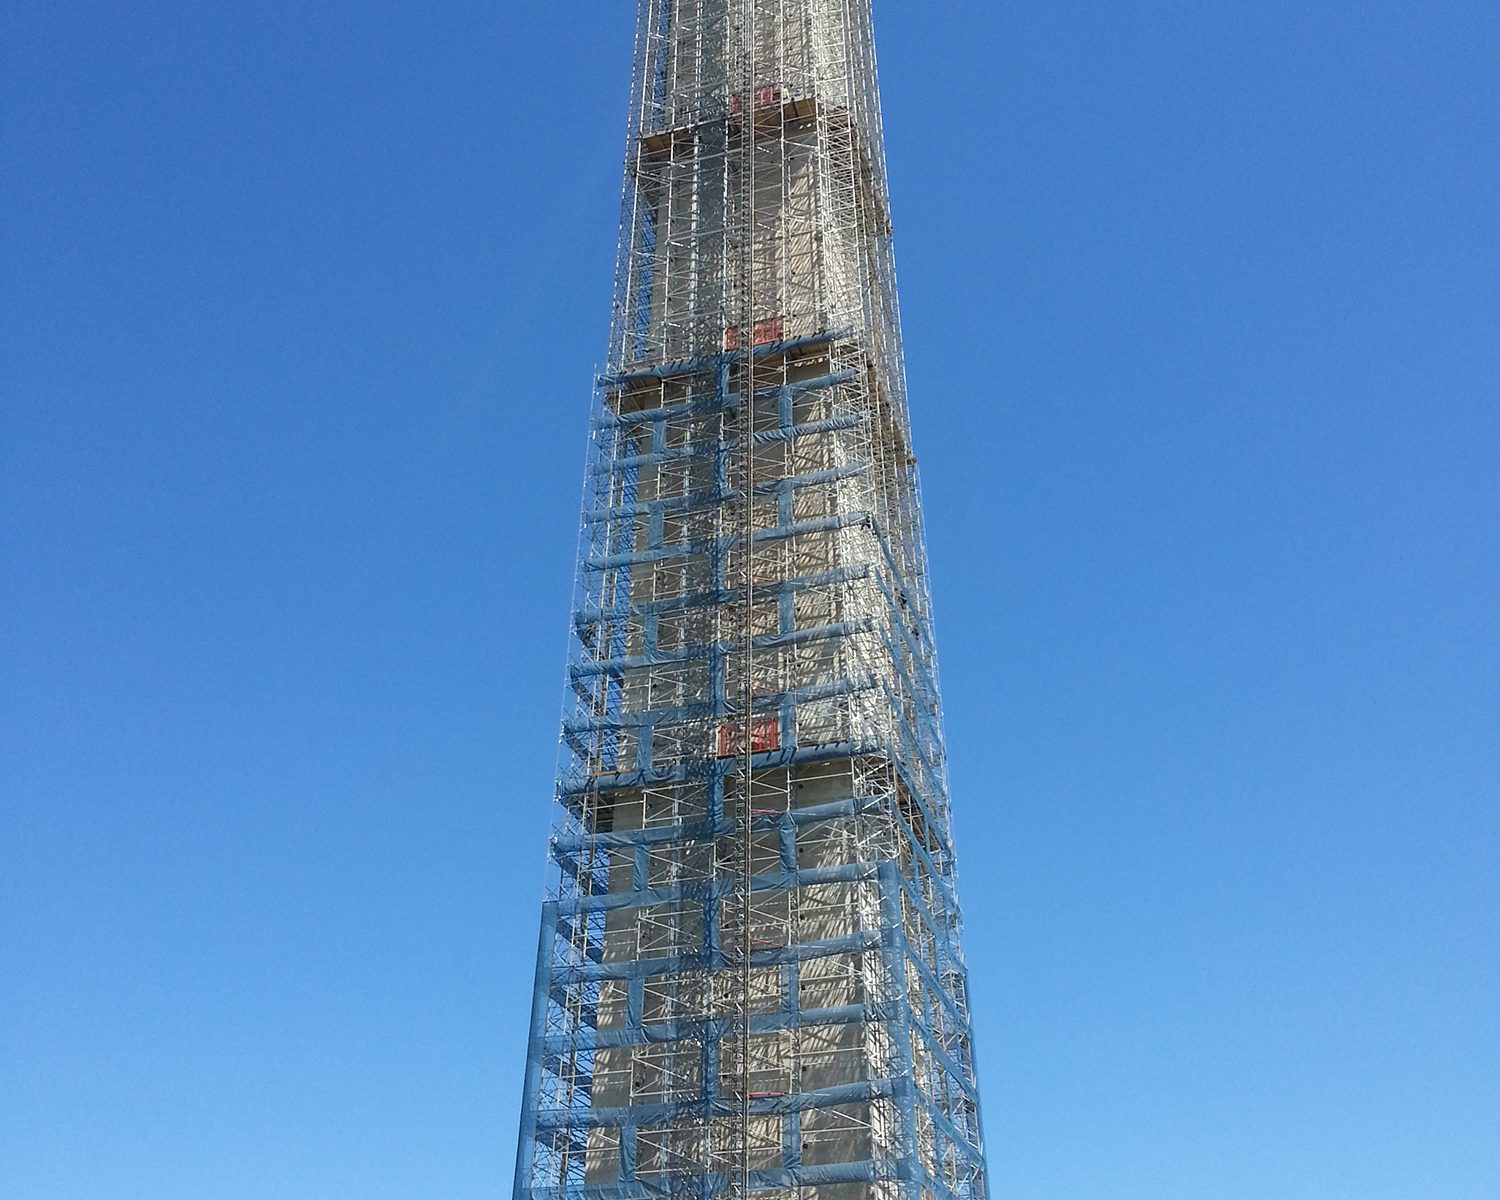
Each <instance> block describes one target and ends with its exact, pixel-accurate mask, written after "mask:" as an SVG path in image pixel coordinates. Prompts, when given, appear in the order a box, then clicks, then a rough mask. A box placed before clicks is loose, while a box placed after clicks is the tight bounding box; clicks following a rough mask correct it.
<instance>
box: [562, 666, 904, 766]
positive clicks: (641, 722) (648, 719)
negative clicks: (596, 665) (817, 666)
mask: <svg viewBox="0 0 1500 1200" xmlns="http://www.w3.org/2000/svg"><path fill="white" fill-rule="evenodd" d="M875 686H876V680H875V677H874V676H873V675H855V676H850V677H849V678H848V679H839V680H835V681H834V682H831V683H815V684H809V685H807V686H806V687H800V688H791V689H789V690H788V691H785V692H767V693H765V694H764V695H761V696H757V697H756V698H755V703H754V705H753V706H752V709H751V711H752V712H757V713H770V712H778V711H780V710H781V709H782V708H783V707H785V706H786V705H788V704H797V705H801V704H811V703H813V702H815V701H818V700H832V699H835V698H836V697H839V696H849V695H853V694H854V693H855V692H862V691H867V690H869V689H870V688H873V687H875ZM734 715H743V714H737V713H736V711H735V710H734V709H732V708H729V707H727V706H725V705H723V704H720V703H717V702H715V701H704V702H702V703H698V704H681V705H677V706H676V707H673V708H650V709H642V710H640V711H639V712H622V713H617V714H613V715H606V716H586V717H570V718H569V719H568V720H566V721H564V722H563V736H564V737H568V736H570V735H577V734H580V733H601V732H609V731H618V730H622V729H645V728H647V727H649V726H653V725H675V724H678V723H680V722H683V721H693V720H702V719H704V718H707V717H721V716H734ZM575 749H577V747H575Z"/></svg>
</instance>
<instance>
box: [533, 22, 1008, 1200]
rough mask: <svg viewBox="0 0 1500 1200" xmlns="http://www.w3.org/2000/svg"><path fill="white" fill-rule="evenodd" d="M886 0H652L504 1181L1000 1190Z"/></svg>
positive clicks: (807, 1198)
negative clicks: (962, 891) (954, 819)
mask: <svg viewBox="0 0 1500 1200" xmlns="http://www.w3.org/2000/svg"><path fill="white" fill-rule="evenodd" d="M910 445H911V443H910V430H909V426H908V421H907V409H906V394H905V379H904V374H903V370H902V357H901V345H900V327H899V318H898V314H897V307H896V293H895V280H894V268H893V263H892V257H891V223H890V217H889V206H888V200H887V189H886V181H885V169H884V157H883V150H882V136H881V128H880V112H879V104H878V98H877V89H876V76H875V63H874V49H873V39H872V36H871V17H870V8H869V3H868V0H863V2H861V0H775V2H773V0H641V3H640V6H639V17H638V25H637V44H636V61H635V73H634V82H633V104H632V123H631V129H630V134H629V140H628V150H627V159H626V172H625V185H624V201H623V212H622V220H621V237H620V249H619V255H618V263H617V273H616V288H615V303H614V319H613V324H612V329H611V339H610V351H609V356H608V362H607V369H606V371H605V373H604V374H603V375H602V376H601V378H600V379H599V380H598V386H597V391H596V407H595V413H594V421H593V433H592V442H591V449H590V457H589V464H588V468H587V470H588V474H587V480H586V486H585V501H584V513H583V536H582V539H581V550H580V559H579V568H578V587H577V594H576V598H575V612H574V617H573V631H574V635H575V637H574V643H573V652H572V656H571V660H570V663H569V671H568V687H569V691H568V704H567V708H566V712H565V714H564V722H563V749H562V764H561V768H560V771H559V781H558V789H557V794H556V812H557V820H556V824H555V829H554V833H553V836H552V840H551V847H550V862H551V863H552V866H553V868H554V871H553V876H552V878H553V888H554V890H553V893H552V895H551V896H550V898H549V899H548V901H547V903H546V905H545V906H544V911H543V918H542V930H541V938H540V942H539V946H538V960H537V974H536V991H535V999H534V1004H533V1014H532V1028H531V1042H530V1052H529V1055H528V1065H527V1076H526V1085H525V1092H524V1096H523V1103H522V1117H521V1131H520V1144H519V1148H518V1152H517V1167H516V1182H515V1193H516V1197H517V1200H522V1198H523V1197H536V1198H537V1200H554V1198H556V1200H561V1198H562V1197H564V1196H567V1197H577V1198H578V1200H631V1198H634V1197H645V1196H651V1195H665V1194H672V1195H679V1194H680V1195H693V1196H696V1197H699V1198H700V1200H707V1198H708V1197H712V1196H719V1195H732V1196H748V1195H749V1194H751V1193H754V1194H756V1195H762V1196H770V1195H776V1196H782V1195H785V1196H787V1197H788V1198H790V1196H791V1194H792V1193H794V1192H795V1193H797V1194H798V1195H799V1196H800V1197H801V1200H857V1198H863V1197H876V1196H890V1197H893V1198H894V1197H897V1196H909V1197H912V1198H914V1200H915V1198H916V1197H918V1196H922V1197H931V1198H932V1200H954V1198H963V1200H971V1198H972V1200H983V1197H984V1195H985V1193H986V1190H987V1188H986V1179H985V1166H984V1155H983V1148H982V1142H981V1136H980V1125H979V1107H978V1093H977V1089H976V1085H975V1076H974V1060H973V1036H972V1030H971V1027H970V1021H969V1012H968V989H967V975H966V972H965V968H964V963H963V957H962V952H961V948H960V920H959V908H958V900H957V896H956V892H955V886H956V882H955V875H954V857H953V849H952V843H951V836H950V830H949V820H948V788H947V778H946V770H945V762H944V749H943V735H942V725H941V712H940V706H939V698H938V686H937V674H936V661H935V655H934V648H933V636H932V623H931V615H930V606H929V599H928V586H927V572H926V563H925V554H924V548H923V543H922V529H921V520H920V511H919V498H918V489H917V477H916V461H915V458H914V457H913V455H912V452H911V449H910Z"/></svg>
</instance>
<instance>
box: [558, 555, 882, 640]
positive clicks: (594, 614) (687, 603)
mask: <svg viewBox="0 0 1500 1200" xmlns="http://www.w3.org/2000/svg"><path fill="white" fill-rule="evenodd" d="M869 574H870V567H869V564H867V563H858V564H856V565H853V566H847V567H839V568H837V569H835V570H832V571H818V572H816V573H814V574H811V575H797V576H794V577H793V578H791V579H774V580H767V581H766V582H764V583H757V584H756V585H755V590H756V592H757V593H759V594H760V595H761V596H779V595H781V594H782V593H784V592H802V591H807V590H809V589H811V588H820V587H833V586H836V585H838V584H842V583H852V582H854V581H856V580H859V579H865V578H867V577H868V576H869ZM744 595H745V591H744V589H743V588H740V587H732V588H706V589H704V590H703V591H698V592H688V593H687V594H685V595H682V596H664V597H662V598H660V599H656V600H640V601H631V602H627V603H622V604H616V605H612V606H610V607H607V608H604V607H593V608H580V609H579V610H578V611H577V612H576V613H575V614H574V615H573V623H574V625H575V626H584V625H588V624H591V623H593V622H597V621H614V620H620V619H623V618H627V617H644V616H648V615H650V614H652V613H676V612H682V611H684V610H686V609H690V608H703V607H706V606H710V605H715V604H728V603H730V602H732V601H735V600H741V599H743V598H744Z"/></svg>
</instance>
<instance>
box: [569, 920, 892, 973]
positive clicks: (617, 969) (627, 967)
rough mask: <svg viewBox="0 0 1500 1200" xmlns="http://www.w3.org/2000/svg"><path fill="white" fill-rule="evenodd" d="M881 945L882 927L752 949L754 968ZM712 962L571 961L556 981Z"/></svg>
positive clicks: (672, 957) (681, 957)
mask: <svg viewBox="0 0 1500 1200" xmlns="http://www.w3.org/2000/svg"><path fill="white" fill-rule="evenodd" d="M879 947H880V932H879V930H873V929H872V930H863V929H862V930H858V931H857V932H854V933H845V934H840V935H839V936H838V937H830V938H819V939H818V940H817V941H813V942H800V943H798V944H797V945H795V946H772V947H767V948H765V949H761V950H752V951H751V952H750V965H751V966H752V967H774V966H776V965H777V964H779V963H789V962H806V961H808V960H809V959H814V958H828V957H829V956H831V955H834V954H859V953H862V952H864V951H866V950H876V949H879ZM709 965H711V964H710V963H709V961H708V955H707V954H706V953H705V954H669V955H661V956H659V957H656V958H636V959H631V960H629V961H626V962H606V963H571V964H568V965H566V966H560V967H557V968H555V970H554V972H553V976H552V978H553V981H554V983H557V984H561V985H562V986H563V987H569V986H572V985H574V984H579V983H586V982H600V981H603V980H606V979H648V978H650V977H652V976H654V975H681V974H682V973H683V972H684V971H701V970H704V969H705V967H707V966H709Z"/></svg>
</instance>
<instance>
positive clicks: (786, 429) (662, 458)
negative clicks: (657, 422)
mask: <svg viewBox="0 0 1500 1200" xmlns="http://www.w3.org/2000/svg"><path fill="white" fill-rule="evenodd" d="M869 420H870V414H869V413H845V414H842V415H840V416H837V417H819V418H818V419H817V420H814V421H803V422H801V423H800V424H797V425H781V426H778V427H777V428H775V429H762V430H760V431H758V432H756V433H753V434H751V435H750V436H751V440H752V441H753V442H754V443H755V444H756V445H757V446H763V445H770V444H771V443H773V442H786V441H791V440H792V439H794V438H800V437H809V436H812V435H814V434H819V433H838V432H839V431H840V430H844V429H858V428H859V427H860V426H861V425H865V424H868V423H869ZM740 444H741V443H740V439H739V438H737V437H736V438H730V439H729V440H727V441H723V442H702V443H694V444H692V445H688V446H676V447H673V448H671V449H667V450H652V451H650V452H649V453H645V454H622V455H620V456H619V457H618V458H606V459H602V460H601V461H600V462H599V463H598V464H596V465H595V467H594V474H595V475H596V476H597V477H600V478H604V479H608V478H610V477H611V476H613V475H615V474H617V473H618V472H619V471H620V470H621V469H622V468H625V467H648V466H658V465H660V464H661V463H668V462H681V461H684V460H687V459H694V458H711V457H714V456H716V455H719V454H724V453H732V452H733V451H736V450H738V449H739V448H740Z"/></svg>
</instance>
